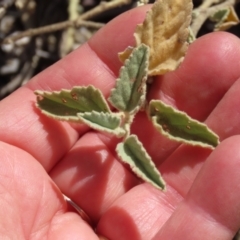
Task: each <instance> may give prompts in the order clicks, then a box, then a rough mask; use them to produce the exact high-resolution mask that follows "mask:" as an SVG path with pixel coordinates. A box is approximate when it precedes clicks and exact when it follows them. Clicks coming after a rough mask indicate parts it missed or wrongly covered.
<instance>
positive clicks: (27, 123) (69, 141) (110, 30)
mask: <svg viewBox="0 0 240 240" xmlns="http://www.w3.org/2000/svg"><path fill="white" fill-rule="evenodd" d="M146 10H147V8H146V7H145V8H138V9H136V10H135V11H133V12H132V13H127V14H125V15H123V16H121V17H119V18H116V19H115V20H114V21H113V22H112V23H110V24H108V25H107V26H106V27H105V28H103V29H102V30H100V31H99V33H98V34H96V36H95V37H94V38H93V39H92V40H91V43H90V45H91V46H90V45H89V44H85V45H84V46H82V47H80V48H79V49H77V50H76V51H75V52H73V53H72V54H69V56H67V57H66V58H64V59H62V60H60V61H59V62H58V63H56V64H54V65H53V66H51V67H50V68H48V69H47V70H45V71H44V72H42V73H40V74H39V75H37V76H36V77H34V78H33V80H32V81H31V82H30V83H29V84H27V85H26V86H24V87H22V88H20V89H19V90H17V91H16V92H15V93H13V94H12V95H11V96H10V97H8V98H6V99H4V100H2V101H1V102H0V115H1V118H0V140H2V141H4V142H7V143H9V144H12V145H15V146H17V147H19V148H21V149H24V150H25V151H27V152H29V153H30V154H31V155H33V156H34V157H35V158H36V159H38V161H39V162H40V163H41V164H42V165H43V166H44V168H45V169H46V170H47V171H49V170H50V169H51V168H52V167H53V166H54V165H55V164H56V162H57V161H58V160H59V159H60V158H61V157H62V156H63V155H65V154H66V152H67V151H68V150H69V149H70V148H71V147H72V146H73V144H74V143H75V142H76V140H77V139H78V137H79V134H80V135H81V134H83V133H84V132H85V131H86V128H85V127H82V128H81V127H80V130H79V132H77V131H75V130H74V129H72V128H71V127H70V126H69V125H68V124H66V123H59V122H57V121H55V120H52V119H48V118H46V117H44V116H42V115H41V114H40V113H39V111H38V110H36V108H35V106H34V103H35V101H36V98H35V96H34V94H33V90H36V89H39V90H41V89H42V90H60V89H61V88H67V89H69V88H71V87H73V86H75V85H89V84H92V85H95V86H96V87H98V88H99V89H100V90H101V91H102V92H103V93H104V95H108V94H109V91H110V89H111V87H112V86H113V85H114V82H115V79H116V76H115V75H114V73H113V71H115V70H116V69H115V68H116V66H120V62H119V61H118V60H117V51H118V50H119V47H123V46H125V45H126V46H127V45H128V42H131V41H132V40H133V36H132V34H131V35H129V32H131V31H132V30H133V29H134V28H135V26H136V21H140V19H143V18H144V15H145V12H146ZM130 19H131V21H130ZM140 22H141V21H140ZM123 27H124V30H125V31H123V32H121V34H119V29H122V28H123ZM127 34H128V35H127ZM106 35H107V36H108V37H106ZM119 36H121V37H119ZM116 39H119V40H118V41H116ZM98 42H100V43H101V44H102V45H101V46H99V47H97V46H96V45H97V44H98ZM95 44H96V45H95ZM92 45H94V46H95V48H96V52H95V50H94V49H93V47H92ZM109 46H110V47H111V51H108V50H107V49H108V47H109ZM102 47H103V49H104V51H102V53H100V50H99V49H101V48H102ZM123 49H124V48H123ZM123 49H121V50H123ZM108 56H110V57H111V58H112V56H114V58H112V61H107V58H108ZM101 58H102V59H103V60H102V59H101ZM104 61H106V63H105V62H104ZM116 61H117V63H116Z"/></svg>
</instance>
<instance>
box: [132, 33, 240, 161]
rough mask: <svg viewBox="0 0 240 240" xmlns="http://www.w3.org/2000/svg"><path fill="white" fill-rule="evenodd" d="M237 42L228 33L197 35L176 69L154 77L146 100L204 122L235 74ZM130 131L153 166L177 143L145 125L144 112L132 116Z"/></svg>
mask: <svg viewBox="0 0 240 240" xmlns="http://www.w3.org/2000/svg"><path fill="white" fill-rule="evenodd" d="M239 44H240V41H239V39H238V38H236V37H235V36H234V35H231V34H228V33H213V34H209V35H206V36H203V37H201V38H199V39H198V40H197V41H195V42H194V43H193V44H191V45H190V47H189V50H188V52H187V55H186V57H185V59H184V61H183V63H182V64H181V65H180V67H179V68H178V69H177V70H176V71H174V72H171V73H168V74H166V75H164V76H163V77H161V78H160V79H156V80H154V83H153V84H152V86H151V87H150V92H149V99H161V100H163V101H164V102H166V103H167V104H170V105H172V106H173V107H174V108H177V109H179V110H181V111H185V112H186V113H187V114H188V115H190V116H191V117H193V118H195V119H197V120H200V121H204V120H205V119H206V118H207V117H208V115H209V114H210V113H211V111H212V110H213V109H214V108H215V107H216V106H217V104H218V102H219V101H220V100H221V98H222V97H223V96H224V94H225V93H226V92H227V91H228V89H229V88H230V87H231V85H232V84H233V83H234V82H235V81H236V80H237V79H238V77H239V70H238V69H239V59H240V49H239V47H238V46H239ZM213 63H214V64H213ZM143 127H144V131H143ZM131 130H132V132H133V133H135V134H137V135H138V137H139V139H140V140H141V141H142V142H143V144H144V146H145V147H146V149H147V151H148V153H149V154H150V155H151V157H152V158H153V160H154V161H155V163H156V164H157V165H159V164H160V163H162V162H163V161H164V160H165V159H166V158H167V157H168V156H169V155H170V154H171V153H172V152H173V150H174V149H176V148H177V147H178V146H179V144H178V143H176V142H173V141H170V140H168V139H166V137H164V136H162V135H161V134H159V132H157V131H156V130H155V128H154V127H153V126H152V124H149V119H148V118H147V117H146V115H145V113H139V114H138V115H137V116H136V118H135V121H134V123H133V125H132V127H131Z"/></svg>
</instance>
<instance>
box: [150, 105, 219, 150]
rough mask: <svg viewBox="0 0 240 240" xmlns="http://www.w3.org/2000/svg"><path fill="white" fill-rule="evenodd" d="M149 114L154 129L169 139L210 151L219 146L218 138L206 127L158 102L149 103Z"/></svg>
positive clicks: (183, 113)
mask: <svg viewBox="0 0 240 240" xmlns="http://www.w3.org/2000/svg"><path fill="white" fill-rule="evenodd" d="M149 114H150V117H151V119H152V122H153V125H154V126H155V127H156V129H157V130H158V131H160V132H161V133H162V134H163V135H164V136H166V137H168V138H169V139H172V140H175V141H178V142H182V143H187V144H190V145H197V146H201V147H207V148H211V149H213V148H214V147H216V146H217V145H218V144H219V138H218V136H217V135H216V134H215V133H214V132H213V131H211V130H210V129H209V128H208V127H207V125H205V124H203V123H201V122H198V121H197V120H194V119H192V118H191V117H189V116H188V115H187V114H186V113H185V112H181V111H178V110H176V109H174V108H173V107H171V106H169V105H166V104H165V103H163V102H162V101H160V100H152V101H151V102H150V106H149Z"/></svg>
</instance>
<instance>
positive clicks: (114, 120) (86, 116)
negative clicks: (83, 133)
mask: <svg viewBox="0 0 240 240" xmlns="http://www.w3.org/2000/svg"><path fill="white" fill-rule="evenodd" d="M77 115H78V117H79V118H80V120H81V121H82V122H83V123H85V124H86V125H88V126H89V127H91V128H93V129H95V130H98V131H102V132H105V133H110V134H113V135H116V136H117V137H122V136H124V134H125V130H124V129H123V128H121V127H120V124H121V117H120V116H119V115H116V114H114V113H108V112H105V113H104V112H96V111H92V112H85V113H78V114H77Z"/></svg>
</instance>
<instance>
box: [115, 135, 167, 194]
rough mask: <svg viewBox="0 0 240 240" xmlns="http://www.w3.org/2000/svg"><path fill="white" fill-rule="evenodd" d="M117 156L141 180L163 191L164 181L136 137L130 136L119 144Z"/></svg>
mask: <svg viewBox="0 0 240 240" xmlns="http://www.w3.org/2000/svg"><path fill="white" fill-rule="evenodd" d="M117 154H118V156H119V158H120V159H121V160H122V161H123V162H124V163H127V164H128V165H129V166H130V167H131V169H132V171H133V172H134V173H135V174H136V175H137V176H138V177H140V178H141V179H142V180H144V181H145V182H148V183H150V184H152V185H153V186H155V187H156V188H160V189H162V190H165V182H164V180H163V179H162V177H161V175H160V173H159V171H158V169H157V168H156V166H155V165H154V163H153V161H152V160H151V157H150V156H149V155H148V153H147V151H146V150H145V148H144V147H143V145H142V143H141V142H140V141H139V140H138V138H137V136H136V135H130V136H129V137H128V138H127V139H126V140H125V141H124V142H122V143H119V144H118V145H117Z"/></svg>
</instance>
